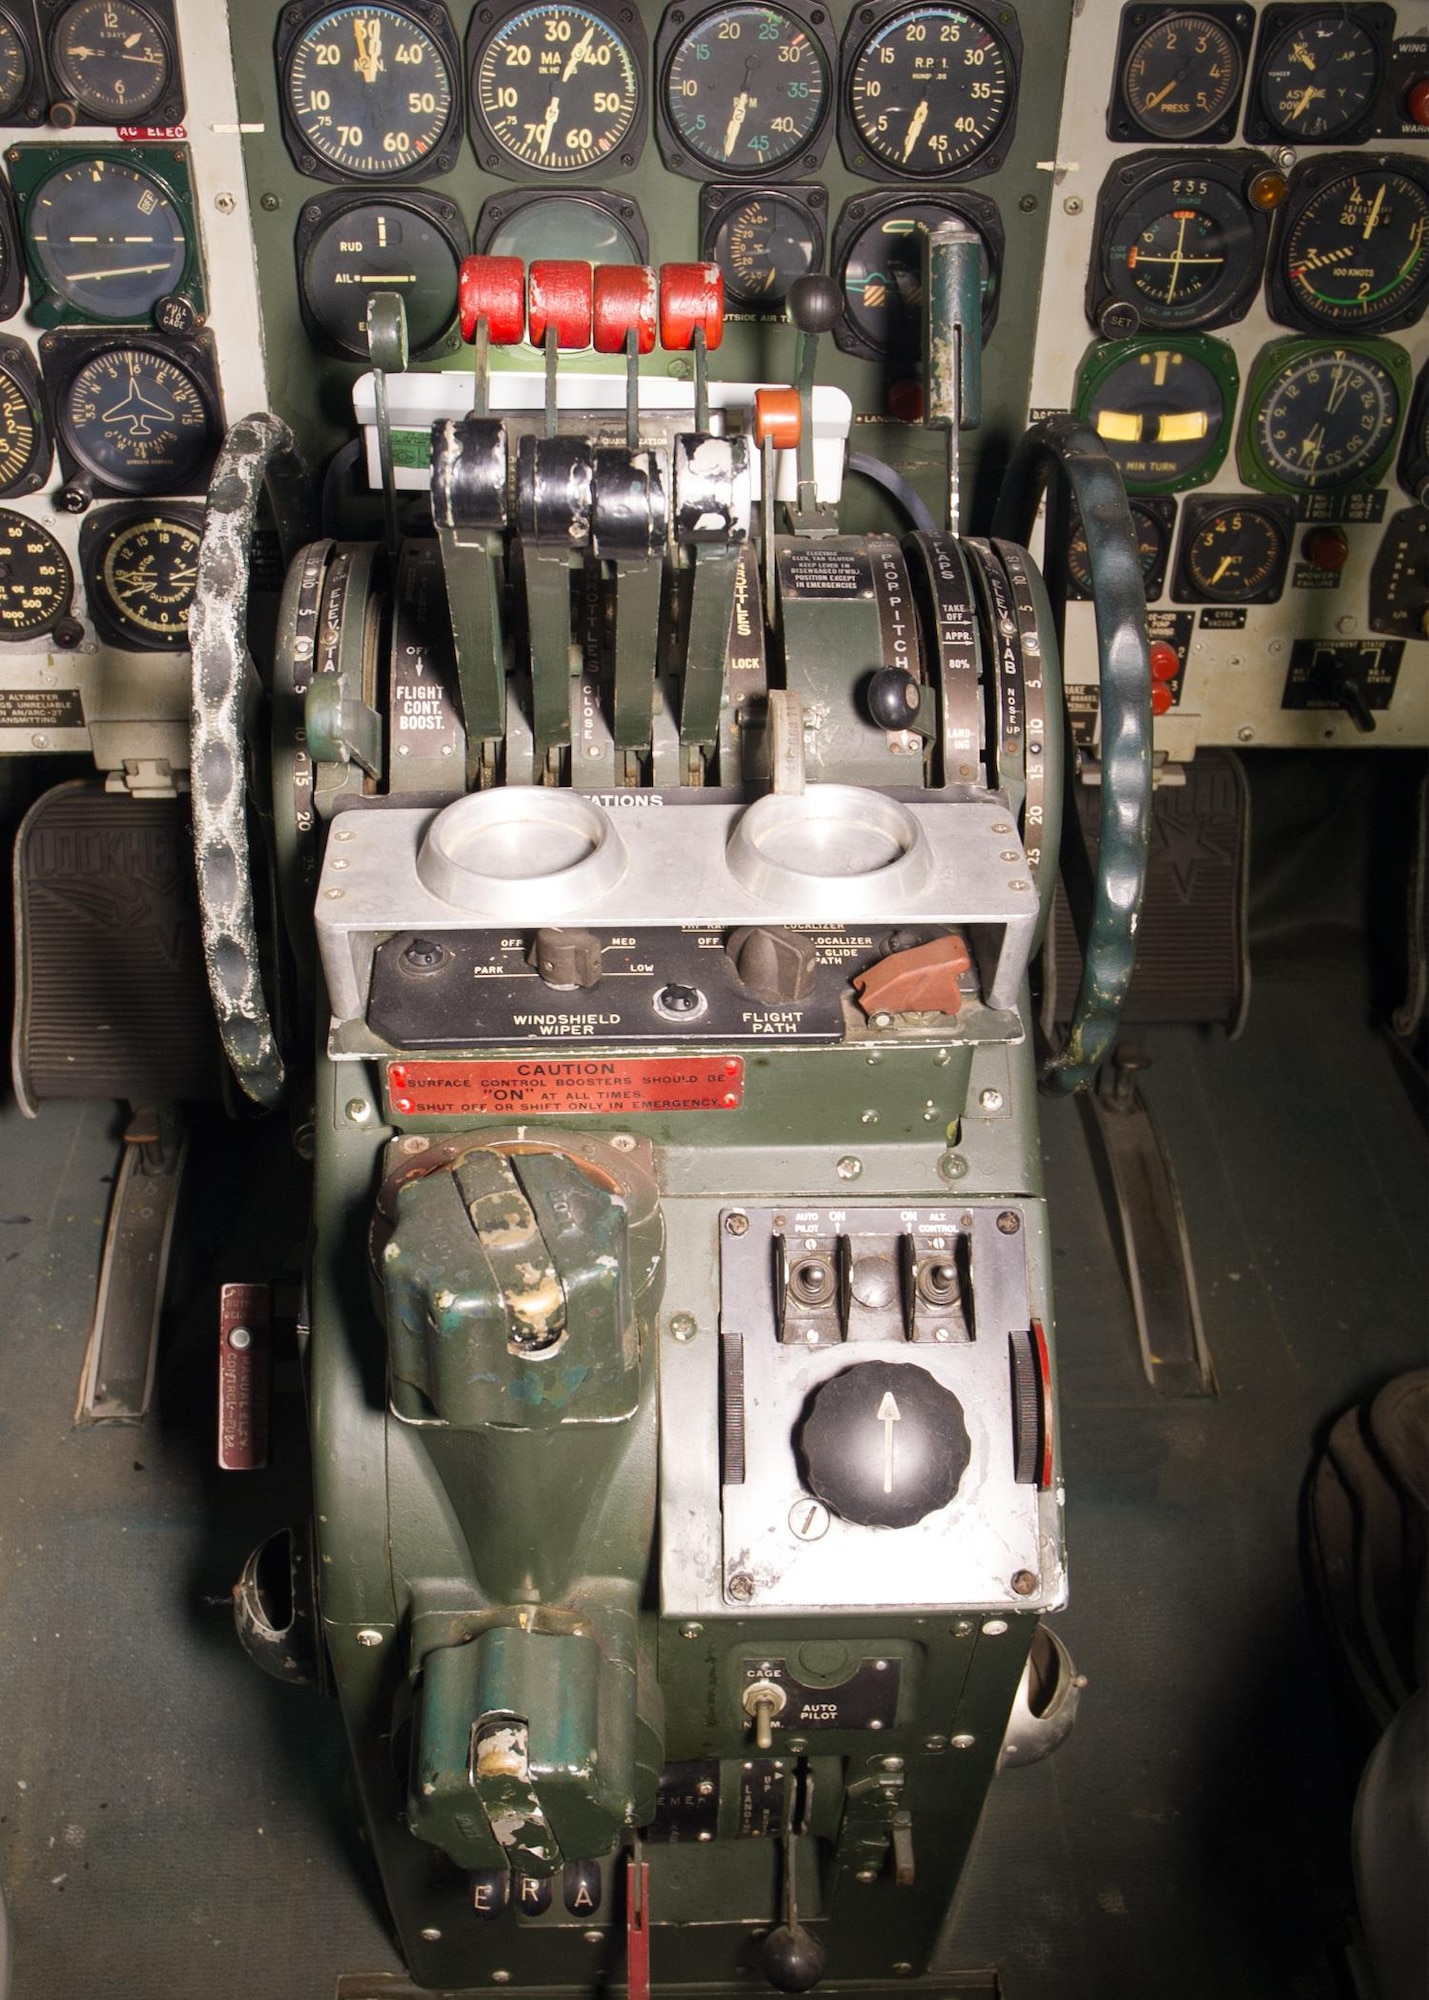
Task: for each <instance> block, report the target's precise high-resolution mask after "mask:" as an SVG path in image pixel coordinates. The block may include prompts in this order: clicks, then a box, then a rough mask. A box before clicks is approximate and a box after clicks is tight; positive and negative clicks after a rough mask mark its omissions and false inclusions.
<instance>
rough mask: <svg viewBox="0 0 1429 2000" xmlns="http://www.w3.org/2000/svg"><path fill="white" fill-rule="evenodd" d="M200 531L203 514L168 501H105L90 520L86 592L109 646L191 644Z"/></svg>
mask: <svg viewBox="0 0 1429 2000" xmlns="http://www.w3.org/2000/svg"><path fill="white" fill-rule="evenodd" d="M202 531H203V517H202V515H201V514H199V513H197V512H196V511H195V512H190V511H187V510H184V509H178V508H168V507H166V508H164V509H163V510H162V511H159V510H155V509H153V508H150V507H133V506H122V507H106V508H104V509H103V510H102V511H101V512H99V513H96V514H95V515H94V516H93V517H92V518H91V519H90V520H88V521H86V522H85V524H84V530H83V533H82V534H81V537H80V567H81V571H82V573H83V576H84V588H85V595H86V597H87V599H88V601H89V610H90V615H91V617H92V618H93V619H94V622H95V624H96V625H97V626H98V627H99V629H100V631H101V633H102V634H103V635H104V637H105V638H106V639H107V640H109V642H110V643H111V644H112V645H116V646H123V647H125V648H127V649H128V650H130V651H132V652H141V653H149V652H169V651H173V650H175V649H178V648H182V647H185V646H187V645H188V634H189V606H190V605H191V604H192V603H193V599H194V589H195V586H196V585H197V583H198V550H199V538H200V536H201V534H202Z"/></svg>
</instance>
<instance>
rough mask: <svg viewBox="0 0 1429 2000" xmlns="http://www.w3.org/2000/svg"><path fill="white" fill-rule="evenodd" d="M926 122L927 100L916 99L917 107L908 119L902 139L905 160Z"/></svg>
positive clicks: (923, 98)
mask: <svg viewBox="0 0 1429 2000" xmlns="http://www.w3.org/2000/svg"><path fill="white" fill-rule="evenodd" d="M927 122H928V100H927V98H926V97H920V98H919V99H918V109H917V110H916V111H915V112H914V113H913V116H912V117H911V118H910V119H909V121H908V137H907V138H906V139H905V140H904V141H903V157H904V159H905V160H907V159H908V158H909V157H910V155H911V154H912V151H913V148H914V147H915V146H916V145H917V143H918V134H919V133H920V132H921V131H922V129H923V127H924V126H925V125H926V124H927Z"/></svg>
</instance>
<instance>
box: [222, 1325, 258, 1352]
mask: <svg viewBox="0 0 1429 2000" xmlns="http://www.w3.org/2000/svg"><path fill="white" fill-rule="evenodd" d="M228 1344H229V1346H230V1347H235V1348H237V1350H238V1352H239V1353H240V1354H242V1353H244V1352H245V1350H246V1349H248V1348H250V1347H251V1346H252V1345H253V1335H252V1333H251V1332H250V1331H249V1329H248V1328H247V1327H246V1326H236V1327H234V1329H233V1331H232V1333H230V1334H229V1336H228Z"/></svg>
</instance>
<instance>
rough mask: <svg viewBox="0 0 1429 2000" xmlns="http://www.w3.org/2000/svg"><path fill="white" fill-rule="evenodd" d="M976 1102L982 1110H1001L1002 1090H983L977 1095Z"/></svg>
mask: <svg viewBox="0 0 1429 2000" xmlns="http://www.w3.org/2000/svg"><path fill="white" fill-rule="evenodd" d="M978 1103H979V1104H980V1105H981V1106H982V1108H983V1110H984V1111H1001V1109H1002V1092H1001V1091H1000V1090H984V1091H983V1092H981V1094H980V1095H979V1097H978Z"/></svg>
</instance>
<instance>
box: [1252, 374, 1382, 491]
mask: <svg viewBox="0 0 1429 2000" xmlns="http://www.w3.org/2000/svg"><path fill="white" fill-rule="evenodd" d="M1398 424H1399V391H1398V389H1397V388H1396V386H1395V383H1394V379H1393V377H1392V376H1391V375H1390V373H1389V370H1388V369H1387V368H1385V367H1384V366H1383V365H1382V363H1381V362H1379V361H1377V360H1376V359H1375V357H1374V356H1373V355H1372V354H1357V353H1355V352H1353V351H1352V350H1347V349H1345V348H1339V347H1322V348H1316V349H1312V351H1311V352H1309V353H1305V352H1304V351H1303V350H1302V351H1297V352H1296V353H1295V354H1293V355H1292V356H1291V357H1290V358H1289V359H1288V360H1287V361H1286V362H1285V363H1284V365H1283V366H1281V367H1279V368H1277V369H1276V370H1275V372H1274V374H1273V375H1271V376H1270V378H1269V380H1268V381H1266V382H1265V383H1264V384H1263V386H1262V387H1261V389H1260V393H1259V395H1258V396H1257V397H1256V399H1255V408H1254V412H1253V425H1254V438H1255V443H1256V445H1257V446H1258V448H1259V452H1260V456H1261V458H1262V460H1263V462H1264V465H1265V468H1266V470H1267V471H1268V472H1269V473H1270V475H1271V476H1272V478H1274V479H1275V480H1277V481H1278V482H1279V483H1281V484H1282V485H1285V486H1290V487H1293V488H1294V489H1295V491H1296V492H1297V493H1309V492H1318V491H1320V490H1322V489H1323V488H1325V487H1327V486H1328V487H1333V486H1349V485H1352V484H1353V483H1354V481H1355V480H1357V479H1362V478H1363V477H1364V476H1365V474H1366V473H1367V472H1368V471H1370V470H1371V469H1372V468H1373V467H1374V466H1375V464H1376V463H1377V461H1379V460H1380V459H1382V458H1383V457H1384V456H1385V454H1386V452H1387V451H1388V450H1389V446H1390V442H1391V440H1392V439H1393V437H1394V433H1395V431H1396V429H1397V428H1398Z"/></svg>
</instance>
